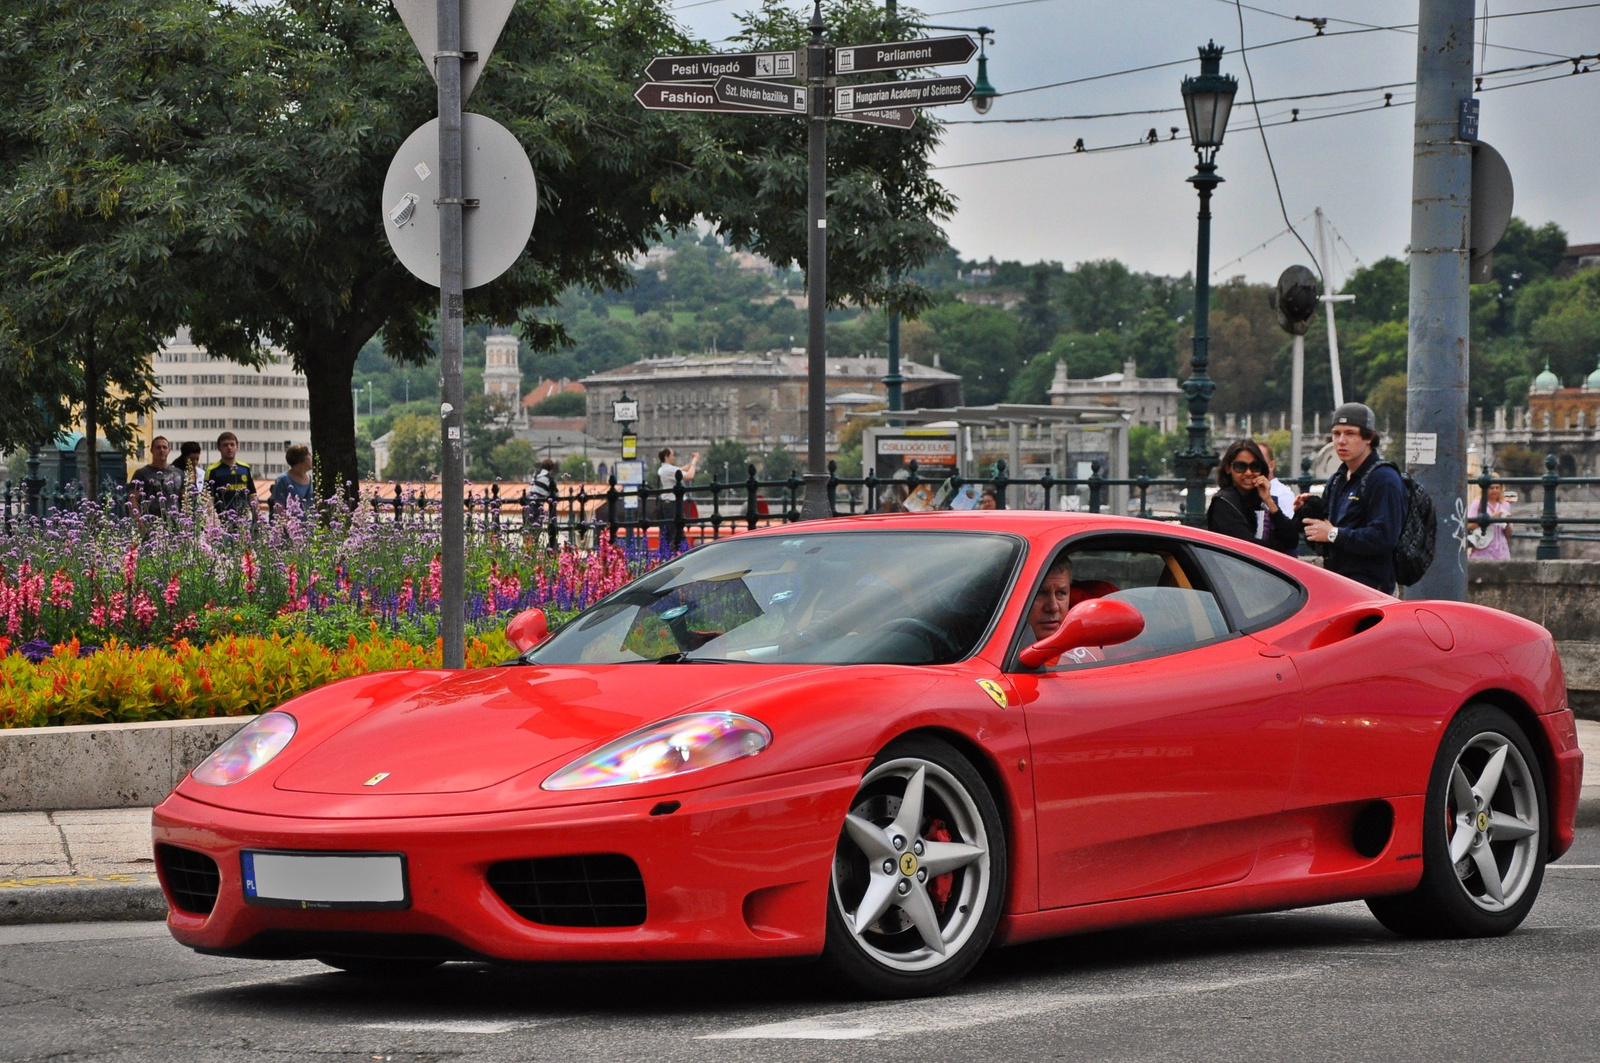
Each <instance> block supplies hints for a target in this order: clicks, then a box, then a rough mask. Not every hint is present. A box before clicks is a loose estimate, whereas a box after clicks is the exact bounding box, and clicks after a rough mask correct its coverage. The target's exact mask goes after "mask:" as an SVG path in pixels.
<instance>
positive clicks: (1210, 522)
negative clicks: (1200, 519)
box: [1206, 487, 1300, 554]
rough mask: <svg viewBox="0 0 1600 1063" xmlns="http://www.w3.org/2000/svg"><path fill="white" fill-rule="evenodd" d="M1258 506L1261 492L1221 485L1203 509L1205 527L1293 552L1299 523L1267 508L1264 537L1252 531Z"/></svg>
mask: <svg viewBox="0 0 1600 1063" xmlns="http://www.w3.org/2000/svg"><path fill="white" fill-rule="evenodd" d="M1261 509H1262V505H1261V496H1260V495H1258V494H1256V493H1255V492H1254V491H1248V492H1246V491H1241V490H1239V489H1238V488H1237V487H1224V488H1221V489H1220V490H1218V491H1217V493H1216V494H1215V495H1213V496H1212V497H1211V507H1210V508H1209V509H1207V510H1206V527H1208V528H1210V529H1211V530H1212V531H1214V532H1217V533H1219V534H1222V535H1231V536H1233V537H1234V538H1235V539H1247V540H1249V541H1250V542H1253V543H1258V544H1260V545H1261V546H1268V547H1271V548H1272V549H1274V550H1278V551H1280V552H1282V553H1285V554H1292V553H1294V549H1295V546H1296V545H1298V544H1299V542H1300V526H1299V524H1297V523H1296V522H1295V519H1294V517H1292V516H1290V515H1289V514H1287V513H1283V512H1281V511H1280V512H1278V513H1273V512H1271V511H1270V510H1269V511H1268V512H1267V524H1266V532H1267V534H1266V537H1265V538H1262V537H1260V536H1258V535H1256V527H1257V524H1258V519H1257V517H1256V514H1257V513H1259V512H1260V511H1261Z"/></svg>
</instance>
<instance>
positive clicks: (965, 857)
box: [823, 736, 1006, 997]
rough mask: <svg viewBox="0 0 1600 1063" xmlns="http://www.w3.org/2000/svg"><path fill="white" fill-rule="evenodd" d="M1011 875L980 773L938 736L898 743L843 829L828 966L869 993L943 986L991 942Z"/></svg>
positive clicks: (924, 991) (923, 991) (865, 781)
mask: <svg viewBox="0 0 1600 1063" xmlns="http://www.w3.org/2000/svg"><path fill="white" fill-rule="evenodd" d="M1005 879H1006V839H1005V828H1004V825H1003V824H1002V822H1001V819H1000V811H999V809H998V808H997V807H996V805H995V802H994V797H993V795H991V794H990V792H989V788H988V787H987V786H986V785H985V784H984V781H983V778H982V776H980V775H979V774H978V772H977V769H975V768H974V767H973V766H972V764H971V763H970V762H969V761H968V760H967V759H966V758H965V757H964V756H962V755H961V754H960V753H959V752H957V751H956V750H955V749H953V748H952V747H950V746H949V745H947V744H946V743H944V742H941V741H938V740H936V739H931V738H924V737H920V736H917V737H913V738H909V739H905V740H902V741H900V742H896V743H894V744H893V745H891V746H890V747H889V748H887V749H885V750H884V751H883V753H882V754H880V755H879V757H878V759H877V761H876V762H875V763H874V764H873V766H872V767H871V768H870V769H869V770H868V771H867V774H866V775H865V776H864V777H863V778H862V780H861V786H860V788H859V789H858V790H857V791H856V795H855V797H854V799H853V800H852V801H851V803H850V812H849V814H848V815H846V816H845V821H844V827H843V829H842V830H841V831H840V833H839V842H838V846H837V848H836V849H835V851H834V858H833V880H832V888H831V889H830V891H829V904H828V937H827V945H826V947H825V950H824V953H823V959H824V962H825V963H826V964H827V965H828V966H829V967H830V968H831V969H832V970H833V972H834V973H835V974H836V975H838V976H839V977H840V978H841V979H842V980H843V981H844V982H845V983H846V984H847V985H848V986H850V988H852V989H853V990H855V991H857V992H859V993H863V994H867V995H870V996H878V997H911V996H926V995H929V994H933V993H940V992H943V991H944V990H946V989H948V988H949V987H950V986H952V985H954V984H955V983H956V982H957V981H958V980H959V979H960V978H961V977H962V976H963V975H965V974H966V973H967V972H968V971H969V970H971V968H972V965H973V964H975V963H977V962H978V959H979V957H981V956H982V955H983V951H984V949H985V948H987V947H988V944H989V939H990V938H991V937H993V935H994V928H995V925H996V924H997V923H998V922H999V920H1000V909H1001V906H1002V904H1003V903H1004V900H1005Z"/></svg>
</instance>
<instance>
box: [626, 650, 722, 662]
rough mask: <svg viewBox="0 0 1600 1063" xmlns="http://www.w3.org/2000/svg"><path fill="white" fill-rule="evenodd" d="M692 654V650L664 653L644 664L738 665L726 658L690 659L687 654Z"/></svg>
mask: <svg viewBox="0 0 1600 1063" xmlns="http://www.w3.org/2000/svg"><path fill="white" fill-rule="evenodd" d="M693 652H694V651H693V650H679V651H677V652H676V653H664V654H662V655H661V656H660V657H657V658H656V659H654V660H652V661H645V662H644V663H645V664H738V663H739V662H738V661H730V660H728V659H727V658H726V657H690V656H689V654H691V653H693Z"/></svg>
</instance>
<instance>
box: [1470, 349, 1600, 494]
mask: <svg viewBox="0 0 1600 1063" xmlns="http://www.w3.org/2000/svg"><path fill="white" fill-rule="evenodd" d="M1470 439H1471V442H1472V444H1473V446H1474V447H1476V448H1477V450H1478V453H1480V454H1487V455H1489V461H1490V467H1491V468H1492V469H1494V471H1496V472H1502V473H1503V472H1504V470H1503V469H1499V468H1496V467H1495V466H1496V460H1495V459H1496V455H1497V454H1498V453H1499V452H1500V451H1501V450H1503V449H1504V448H1506V447H1509V446H1518V447H1524V448H1527V449H1529V450H1532V451H1534V452H1535V453H1537V454H1554V455H1555V456H1556V472H1558V473H1559V474H1561V475H1562V476H1600V366H1596V368H1595V370H1594V372H1592V373H1590V374H1589V376H1588V377H1587V379H1585V380H1584V382H1583V386H1582V387H1576V388H1564V387H1562V386H1561V380H1560V378H1559V377H1557V376H1556V375H1555V374H1554V373H1552V372H1551V371H1550V370H1549V369H1546V370H1545V371H1544V372H1542V373H1540V374H1539V375H1538V376H1537V377H1535V378H1534V380H1533V386H1532V387H1530V388H1529V389H1528V405H1526V406H1513V407H1509V408H1508V407H1505V406H1501V407H1499V408H1497V409H1495V410H1493V411H1491V412H1490V414H1489V416H1488V417H1487V418H1486V417H1485V416H1484V411H1483V410H1482V409H1481V408H1480V409H1477V410H1475V411H1473V423H1472V429H1471V432H1470Z"/></svg>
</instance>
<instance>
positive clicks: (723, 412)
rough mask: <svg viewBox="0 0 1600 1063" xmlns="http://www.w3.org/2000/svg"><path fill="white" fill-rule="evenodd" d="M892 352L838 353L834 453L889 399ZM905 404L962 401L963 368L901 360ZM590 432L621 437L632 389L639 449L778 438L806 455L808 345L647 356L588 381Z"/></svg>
mask: <svg viewBox="0 0 1600 1063" xmlns="http://www.w3.org/2000/svg"><path fill="white" fill-rule="evenodd" d="M888 371H889V366H888V359H886V358H865V357H861V358H829V359H828V360H827V377H826V380H827V390H828V400H827V401H828V452H829V453H830V454H831V453H833V452H834V451H835V450H836V447H837V444H836V439H837V436H838V431H839V429H840V428H842V427H843V426H844V424H845V422H846V421H847V420H848V418H849V416H850V414H851V413H852V412H855V411H858V410H861V409H863V408H864V407H872V406H878V405H881V404H882V403H883V402H885V401H886V398H887V391H886V389H885V387H884V384H883V377H884V376H885V375H886V374H887V373H888ZM900 375H901V376H902V377H904V378H905V384H904V385H903V389H904V390H903V393H902V394H903V397H904V403H905V407H906V409H908V410H909V409H916V408H918V407H922V406H929V407H932V406H955V405H959V404H960V402H961V378H960V377H959V376H957V375H956V374H955V373H951V372H949V371H947V370H944V369H940V368H937V367H935V366H929V365H922V364H921V363H918V362H911V361H906V360H902V361H901V363H900ZM582 383H583V385H584V388H585V389H586V393H587V397H588V434H589V435H590V436H594V437H598V438H600V439H616V438H618V436H619V431H618V428H617V426H616V425H615V424H614V423H613V422H612V419H611V404H612V403H613V402H615V401H616V400H617V399H619V398H621V397H622V395H623V393H624V392H626V393H627V395H628V397H629V398H630V399H634V400H636V401H637V402H638V403H639V421H638V423H636V424H635V425H634V431H635V432H637V433H638V436H639V453H640V454H641V455H645V454H648V455H649V456H651V457H654V455H655V450H656V449H657V448H659V447H664V446H670V447H672V448H674V449H676V450H679V451H682V452H683V454H682V456H683V457H685V458H687V457H688V455H689V453H691V452H693V451H695V450H699V451H702V452H703V451H705V449H706V448H707V447H709V446H710V445H711V444H712V443H713V442H714V441H716V440H719V439H733V440H737V441H739V442H741V443H743V444H744V445H745V446H747V447H749V448H750V449H751V450H752V451H755V452H760V453H765V452H767V451H770V450H772V449H773V448H775V447H776V446H777V445H778V444H780V443H781V444H783V445H784V446H785V447H787V448H788V449H790V450H794V451H798V450H799V449H800V448H801V447H803V446H805V445H806V396H807V378H806V355H805V352H804V350H798V351H781V350H780V351H767V352H764V353H753V352H741V353H727V352H724V353H721V354H711V355H693V356H674V357H670V358H648V359H645V360H644V361H642V362H634V363H633V364H632V365H625V366H620V367H618V368H616V369H609V370H607V371H605V372H603V373H596V374H595V375H594V376H590V377H585V378H584V379H583V382H582Z"/></svg>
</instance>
